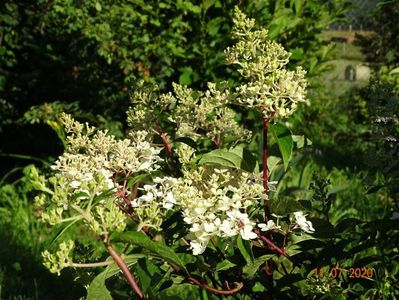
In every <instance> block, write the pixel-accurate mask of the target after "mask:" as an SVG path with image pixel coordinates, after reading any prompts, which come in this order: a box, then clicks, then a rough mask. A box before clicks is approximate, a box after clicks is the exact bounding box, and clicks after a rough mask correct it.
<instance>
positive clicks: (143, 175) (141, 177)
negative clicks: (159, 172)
mask: <svg viewBox="0 0 399 300" xmlns="http://www.w3.org/2000/svg"><path fill="white" fill-rule="evenodd" d="M147 176H148V174H140V175H137V176H134V177H132V178H130V179H129V180H128V181H127V185H126V188H127V189H128V188H130V187H131V186H132V185H133V184H135V183H136V182H137V181H140V180H141V179H143V178H145V177H147Z"/></svg>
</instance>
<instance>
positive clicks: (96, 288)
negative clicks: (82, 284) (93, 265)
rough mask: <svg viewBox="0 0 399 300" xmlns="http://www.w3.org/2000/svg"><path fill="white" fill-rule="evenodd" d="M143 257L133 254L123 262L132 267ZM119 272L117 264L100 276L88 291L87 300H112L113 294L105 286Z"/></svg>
mask: <svg viewBox="0 0 399 300" xmlns="http://www.w3.org/2000/svg"><path fill="white" fill-rule="evenodd" d="M142 257H144V255H142V254H131V255H128V256H126V257H125V258H124V259H123V260H124V262H125V263H126V264H127V265H128V266H130V265H132V264H135V263H136V262H137V260H138V259H139V258H142ZM119 271H120V269H119V267H118V266H117V265H116V264H112V265H109V266H108V267H107V268H106V269H105V270H104V271H103V272H101V273H100V274H98V275H97V276H96V277H95V278H94V280H93V281H92V282H91V283H90V285H89V288H88V289H87V300H112V297H111V294H110V292H109V291H108V289H107V287H106V286H105V280H107V279H108V278H110V277H112V276H114V275H116V274H118V273H119Z"/></svg>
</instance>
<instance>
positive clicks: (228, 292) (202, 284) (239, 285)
mask: <svg viewBox="0 0 399 300" xmlns="http://www.w3.org/2000/svg"><path fill="white" fill-rule="evenodd" d="M170 266H171V267H172V268H173V270H175V271H176V272H177V273H180V274H183V273H184V276H185V277H186V279H187V280H188V281H190V283H191V284H195V285H198V286H199V287H201V288H203V289H205V290H207V291H210V292H211V293H213V294H216V295H233V294H236V293H238V292H239V291H240V290H241V289H242V288H243V287H244V284H243V283H242V282H235V285H236V287H235V288H234V289H229V290H218V289H215V288H213V287H210V286H209V285H207V284H206V283H205V282H202V281H199V280H198V279H195V278H194V277H192V276H190V275H189V274H186V273H185V272H182V270H180V268H179V267H178V266H176V265H174V264H170Z"/></svg>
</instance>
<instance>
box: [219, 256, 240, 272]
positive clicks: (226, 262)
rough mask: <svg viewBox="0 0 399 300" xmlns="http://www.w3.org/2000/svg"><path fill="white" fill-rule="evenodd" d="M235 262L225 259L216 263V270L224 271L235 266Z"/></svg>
mask: <svg viewBox="0 0 399 300" xmlns="http://www.w3.org/2000/svg"><path fill="white" fill-rule="evenodd" d="M235 266H236V264H234V263H232V262H231V261H229V260H227V259H225V260H223V261H221V262H220V263H218V264H217V265H216V271H224V270H228V269H231V268H233V267H235Z"/></svg>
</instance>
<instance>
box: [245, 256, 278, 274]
mask: <svg viewBox="0 0 399 300" xmlns="http://www.w3.org/2000/svg"><path fill="white" fill-rule="evenodd" d="M273 256H274V254H267V255H263V256H261V257H258V258H255V259H254V261H253V262H251V263H248V264H247V265H246V266H245V267H244V268H243V269H242V272H243V273H244V274H245V276H246V277H247V278H248V279H252V278H253V277H254V275H255V274H256V272H258V269H259V267H260V266H261V265H263V264H264V263H265V262H266V261H267V260H269V259H271V258H272V257H273Z"/></svg>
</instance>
